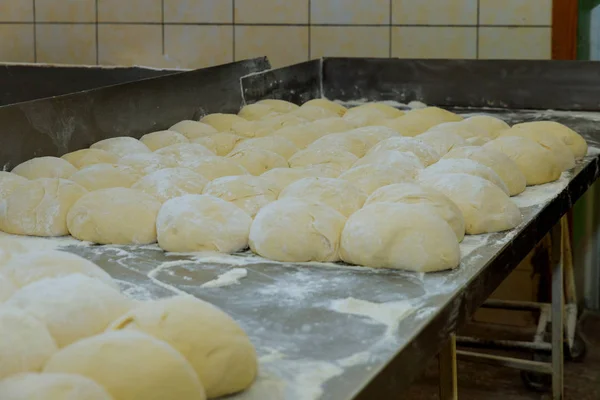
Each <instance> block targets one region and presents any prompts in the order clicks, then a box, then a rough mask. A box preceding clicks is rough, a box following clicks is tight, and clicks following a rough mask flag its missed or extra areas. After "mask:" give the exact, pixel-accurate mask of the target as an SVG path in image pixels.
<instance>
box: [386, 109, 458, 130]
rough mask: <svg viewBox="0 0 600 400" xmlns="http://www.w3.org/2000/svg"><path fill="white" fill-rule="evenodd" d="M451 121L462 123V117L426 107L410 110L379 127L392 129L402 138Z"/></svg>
mask: <svg viewBox="0 0 600 400" xmlns="http://www.w3.org/2000/svg"><path fill="white" fill-rule="evenodd" d="M451 121H462V117H461V116H460V115H457V114H454V113H452V112H450V111H446V110H442V109H441V108H437V107H426V108H420V109H415V110H412V111H410V112H407V113H406V114H404V115H403V116H401V117H398V118H393V119H390V120H387V121H385V122H382V123H381V125H384V126H387V127H389V128H392V129H394V130H395V131H397V132H399V133H400V134H401V135H402V136H417V135H418V134H421V133H423V132H425V131H427V130H428V129H430V128H432V127H434V126H436V125H439V124H441V123H444V122H451Z"/></svg>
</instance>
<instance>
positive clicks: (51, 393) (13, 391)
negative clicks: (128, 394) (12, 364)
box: [0, 373, 114, 400]
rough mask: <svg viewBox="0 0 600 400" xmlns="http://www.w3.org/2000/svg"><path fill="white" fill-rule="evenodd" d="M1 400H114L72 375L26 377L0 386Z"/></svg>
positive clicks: (91, 384) (6, 381) (82, 379)
mask: <svg viewBox="0 0 600 400" xmlns="http://www.w3.org/2000/svg"><path fill="white" fill-rule="evenodd" d="M0 398H1V399H3V400H41V399H44V400H114V399H113V397H112V396H111V395H109V394H108V392H107V391H106V390H105V389H104V388H103V387H102V386H100V385H99V384H98V383H96V382H94V381H93V380H91V379H89V378H86V377H84V376H81V375H75V374H36V373H26V374H19V375H14V376H11V377H10V378H7V379H5V380H3V381H1V382H0Z"/></svg>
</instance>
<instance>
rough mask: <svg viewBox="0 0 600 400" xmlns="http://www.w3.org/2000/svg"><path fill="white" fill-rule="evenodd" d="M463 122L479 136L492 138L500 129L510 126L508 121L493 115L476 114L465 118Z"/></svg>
mask: <svg viewBox="0 0 600 400" xmlns="http://www.w3.org/2000/svg"><path fill="white" fill-rule="evenodd" d="M462 124H463V125H466V126H467V127H468V128H469V129H470V130H472V131H473V132H475V133H476V134H477V135H478V136H487V137H491V138H492V139H495V138H496V137H497V136H498V133H499V132H500V131H503V130H505V129H508V128H510V126H509V125H508V124H507V123H506V122H504V121H503V120H501V119H500V118H496V117H492V116H491V115H474V116H472V117H469V118H465V119H464V120H463V121H462Z"/></svg>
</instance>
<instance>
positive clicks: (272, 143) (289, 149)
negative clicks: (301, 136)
mask: <svg viewBox="0 0 600 400" xmlns="http://www.w3.org/2000/svg"><path fill="white" fill-rule="evenodd" d="M247 149H263V150H269V151H272V152H273V153H277V154H279V155H280V156H281V157H283V158H285V159H286V160H287V159H289V158H290V157H291V156H293V155H294V153H296V152H297V151H298V150H299V149H298V147H296V145H295V144H294V143H292V142H291V141H289V140H288V139H286V138H283V137H280V136H266V137H261V138H255V139H248V140H244V141H241V142H239V143H238V144H237V145H236V146H235V148H234V151H238V150H247Z"/></svg>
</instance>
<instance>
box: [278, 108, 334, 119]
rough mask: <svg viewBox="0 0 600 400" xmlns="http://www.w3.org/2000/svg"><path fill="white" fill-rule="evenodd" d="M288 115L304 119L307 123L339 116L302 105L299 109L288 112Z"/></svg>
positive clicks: (328, 111) (325, 110)
mask: <svg viewBox="0 0 600 400" xmlns="http://www.w3.org/2000/svg"><path fill="white" fill-rule="evenodd" d="M290 114H291V115H295V116H297V117H300V118H304V119H305V120H307V121H316V120H319V119H325V118H334V117H338V116H339V115H338V114H337V113H336V112H335V111H332V110H329V109H327V108H324V107H319V106H315V105H312V104H308V105H307V104H303V105H301V106H300V108H298V109H296V110H294V111H292V112H290Z"/></svg>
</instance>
